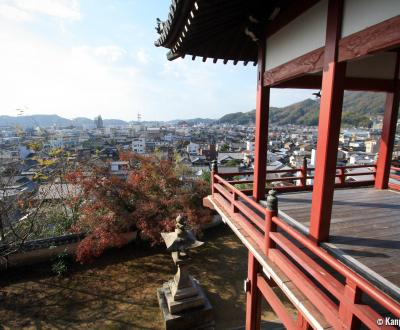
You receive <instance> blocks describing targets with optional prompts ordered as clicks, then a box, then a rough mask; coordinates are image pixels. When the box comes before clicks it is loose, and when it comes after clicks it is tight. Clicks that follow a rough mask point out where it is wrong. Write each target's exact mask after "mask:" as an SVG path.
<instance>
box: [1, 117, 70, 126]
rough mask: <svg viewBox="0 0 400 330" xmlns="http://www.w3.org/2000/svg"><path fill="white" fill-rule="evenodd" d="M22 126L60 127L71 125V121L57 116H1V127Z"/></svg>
mask: <svg viewBox="0 0 400 330" xmlns="http://www.w3.org/2000/svg"><path fill="white" fill-rule="evenodd" d="M16 125H17V126H20V127H23V128H27V127H37V126H40V127H50V126H53V125H57V126H60V127H64V126H69V125H71V120H69V119H66V118H63V117H60V116H57V115H33V116H19V117H11V116H0V126H16Z"/></svg>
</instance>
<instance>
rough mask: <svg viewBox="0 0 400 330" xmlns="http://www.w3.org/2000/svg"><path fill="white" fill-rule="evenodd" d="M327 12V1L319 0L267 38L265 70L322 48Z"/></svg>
mask: <svg viewBox="0 0 400 330" xmlns="http://www.w3.org/2000/svg"><path fill="white" fill-rule="evenodd" d="M397 1H399V2H400V0H397ZM327 10H328V1H327V0H321V1H320V2H318V3H317V4H316V5H314V6H313V7H311V8H310V9H309V10H307V11H306V12H304V13H303V14H302V15H300V16H299V17H297V18H296V19H295V20H293V21H292V22H290V23H289V24H288V25H286V26H285V27H283V28H282V29H281V30H279V31H278V32H277V33H275V34H273V35H272V36H270V37H269V38H267V49H266V63H265V66H266V70H270V69H273V68H275V67H277V66H279V65H281V64H284V63H286V62H288V61H290V60H292V59H294V58H296V57H299V56H301V55H304V54H306V53H308V52H310V51H312V50H314V49H317V48H319V47H322V46H324V45H325V38H326V20H327Z"/></svg>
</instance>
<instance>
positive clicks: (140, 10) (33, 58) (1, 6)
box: [0, 0, 311, 120]
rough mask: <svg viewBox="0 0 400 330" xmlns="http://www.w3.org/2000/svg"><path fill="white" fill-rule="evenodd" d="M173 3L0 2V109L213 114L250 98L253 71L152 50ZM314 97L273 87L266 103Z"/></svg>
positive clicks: (156, 116)
mask: <svg viewBox="0 0 400 330" xmlns="http://www.w3.org/2000/svg"><path fill="white" fill-rule="evenodd" d="M169 5H170V0H156V1H154V0H153V1H140V0H0V42H1V45H2V52H1V53H0V72H1V73H2V74H1V75H0V90H1V91H2V92H1V94H2V97H1V98H0V114H1V115H3V114H4V115H16V114H17V111H16V109H18V108H24V109H25V113H26V114H27V115H30V114H58V115H61V116H64V117H67V118H75V117H80V116H85V117H89V118H92V117H94V116H96V115H99V114H101V115H102V116H103V118H120V119H125V120H133V119H135V118H136V117H137V113H139V112H140V113H141V114H142V118H143V120H170V119H178V118H179V119H187V118H194V117H203V118H219V117H221V116H222V115H224V114H226V113H230V112H237V111H249V110H251V109H253V108H254V104H255V78H256V68H255V67H253V66H247V67H244V66H243V65H237V66H233V64H228V65H223V64H222V63H217V64H213V63H212V62H210V61H207V62H206V63H203V62H202V61H197V60H196V61H192V60H191V59H190V58H186V59H184V60H182V59H178V60H176V61H173V62H169V61H167V59H166V56H165V54H166V52H167V50H166V49H164V48H156V47H154V41H155V40H156V38H157V34H156V32H155V29H154V27H155V20H156V17H160V18H161V19H164V18H165V17H166V15H167V13H168V8H169ZM310 96H311V92H310V91H293V90H274V91H273V93H272V95H271V104H272V105H273V106H283V105H287V104H291V103H293V102H297V101H300V100H303V99H305V98H307V97H310Z"/></svg>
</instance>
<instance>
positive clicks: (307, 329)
mask: <svg viewBox="0 0 400 330" xmlns="http://www.w3.org/2000/svg"><path fill="white" fill-rule="evenodd" d="M297 329H301V330H312V327H311V326H310V324H309V323H308V321H307V319H306V318H305V317H304V316H303V314H301V313H300V312H298V314H297Z"/></svg>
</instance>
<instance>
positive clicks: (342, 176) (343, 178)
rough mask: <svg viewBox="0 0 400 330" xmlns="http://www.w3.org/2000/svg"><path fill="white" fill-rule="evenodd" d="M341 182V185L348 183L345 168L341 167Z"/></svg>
mask: <svg viewBox="0 0 400 330" xmlns="http://www.w3.org/2000/svg"><path fill="white" fill-rule="evenodd" d="M339 171H340V173H339V180H340V184H341V185H344V184H345V182H346V174H345V168H344V167H340V168H339Z"/></svg>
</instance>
